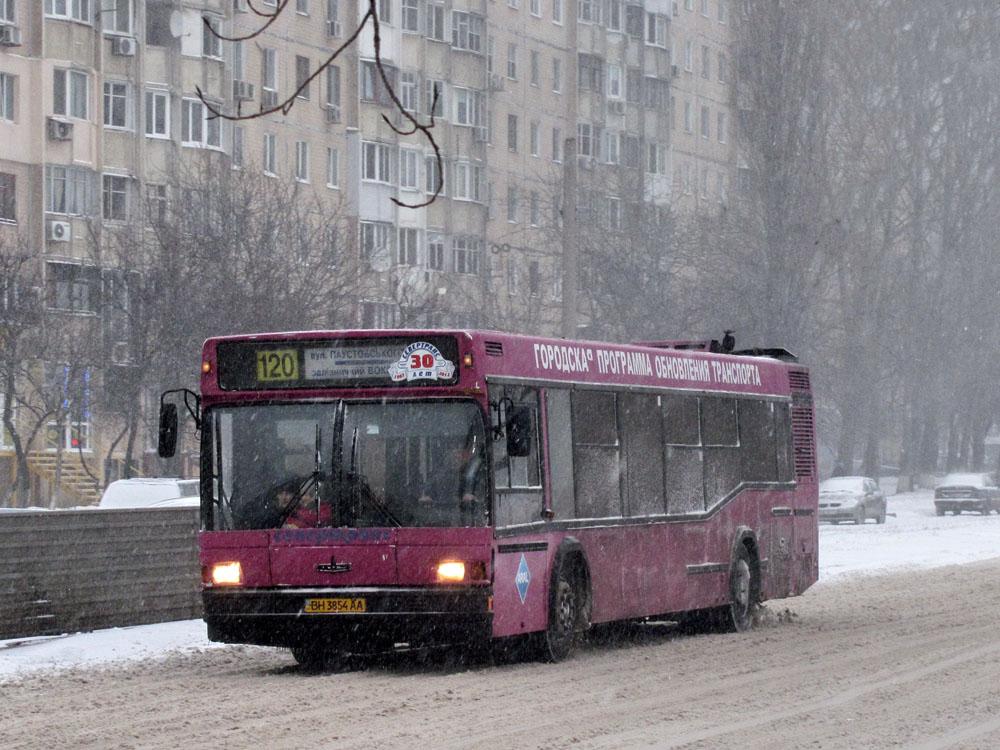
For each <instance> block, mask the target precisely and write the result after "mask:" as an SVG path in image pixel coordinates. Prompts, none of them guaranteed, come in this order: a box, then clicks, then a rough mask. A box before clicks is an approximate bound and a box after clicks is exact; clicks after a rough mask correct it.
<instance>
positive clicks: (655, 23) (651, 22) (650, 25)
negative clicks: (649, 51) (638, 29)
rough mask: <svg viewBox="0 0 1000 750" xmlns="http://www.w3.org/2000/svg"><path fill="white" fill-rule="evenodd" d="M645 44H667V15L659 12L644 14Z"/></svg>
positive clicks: (658, 45) (662, 45)
mask: <svg viewBox="0 0 1000 750" xmlns="http://www.w3.org/2000/svg"><path fill="white" fill-rule="evenodd" d="M646 44H650V45H652V46H654V47H663V48H666V46H667V17H666V16H661V15H660V14H659V13H647V14H646Z"/></svg>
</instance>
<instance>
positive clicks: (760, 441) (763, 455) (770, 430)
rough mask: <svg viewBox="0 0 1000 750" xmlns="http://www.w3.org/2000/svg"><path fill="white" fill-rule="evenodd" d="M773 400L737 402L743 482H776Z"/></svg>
mask: <svg viewBox="0 0 1000 750" xmlns="http://www.w3.org/2000/svg"><path fill="white" fill-rule="evenodd" d="M774 409H775V403H774V402H773V401H751V400H750V399H740V458H741V463H742V465H743V481H745V482H774V481H776V480H777V479H778V456H777V450H776V445H777V444H776V442H775V430H774Z"/></svg>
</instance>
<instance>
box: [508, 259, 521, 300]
mask: <svg viewBox="0 0 1000 750" xmlns="http://www.w3.org/2000/svg"><path fill="white" fill-rule="evenodd" d="M519 281H520V279H518V275H517V261H516V260H514V259H513V258H508V259H507V294H508V295H510V296H511V297H513V296H514V295H516V294H517V291H518V282H519Z"/></svg>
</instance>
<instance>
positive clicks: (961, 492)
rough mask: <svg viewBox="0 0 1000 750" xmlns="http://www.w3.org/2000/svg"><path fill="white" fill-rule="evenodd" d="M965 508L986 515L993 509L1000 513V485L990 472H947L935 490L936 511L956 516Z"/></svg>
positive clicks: (939, 513) (940, 514) (940, 513)
mask: <svg viewBox="0 0 1000 750" xmlns="http://www.w3.org/2000/svg"><path fill="white" fill-rule="evenodd" d="M963 510H975V511H978V512H980V513H982V514H983V515H984V516H985V515H986V514H987V513H989V512H990V511H991V510H995V511H996V512H997V513H1000V487H997V483H996V481H995V480H994V479H993V477H992V476H990V475H989V474H983V473H974V474H946V475H945V478H944V479H942V480H941V484H939V485H938V486H937V487H936V488H935V490H934V511H935V512H936V513H937V514H938V515H939V516H943V515H944V514H945V513H947V512H948V511H951V512H952V513H954V514H955V515H956V516H957V515H958V514H959V513H961V512H962V511H963Z"/></svg>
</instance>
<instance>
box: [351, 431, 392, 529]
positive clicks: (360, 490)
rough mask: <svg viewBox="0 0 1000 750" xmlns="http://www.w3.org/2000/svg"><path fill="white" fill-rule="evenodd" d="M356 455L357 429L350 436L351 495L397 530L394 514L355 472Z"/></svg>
mask: <svg viewBox="0 0 1000 750" xmlns="http://www.w3.org/2000/svg"><path fill="white" fill-rule="evenodd" d="M357 454H358V428H357V427H355V428H354V432H353V433H352V435H351V470H350V472H349V473H348V477H349V478H350V482H351V493H352V494H354V495H360V496H361V497H362V498H364V499H365V500H366V501H368V504H369V505H371V506H372V507H373V508H375V510H377V511H378V512H379V513H381V514H382V515H383V516H385V517H386V519H387V520H388V521H389V523H391V524H392V525H393V526H396V527H397V528H399V527H402V525H403V524H402V522H401V521H400V520H399V519H398V518H396V516H395V514H394V513H393V512H392V511H391V510H389V508H387V507H386V505H385V503H384V502H382V501H381V500H379V499H378V498H377V497H375V493H374V492H372V490H371V487H369V486H368V484H367V483H366V482H365V480H364V477H362V476H361V474H359V473H358V472H357V468H356V467H357Z"/></svg>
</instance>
